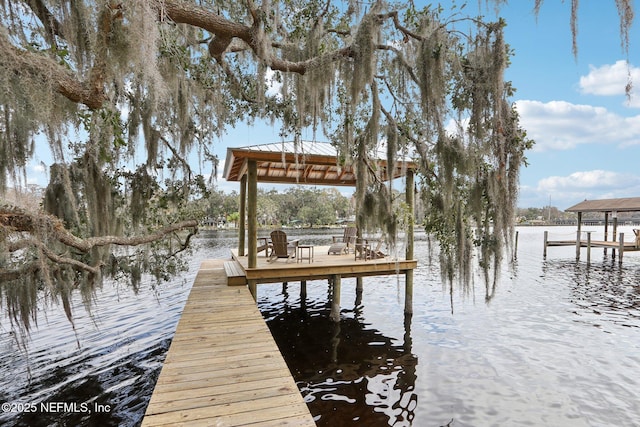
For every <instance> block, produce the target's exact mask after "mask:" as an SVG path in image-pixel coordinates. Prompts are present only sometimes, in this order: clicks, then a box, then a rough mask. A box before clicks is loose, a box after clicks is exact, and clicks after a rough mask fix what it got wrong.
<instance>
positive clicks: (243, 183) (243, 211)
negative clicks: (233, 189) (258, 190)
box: [238, 175, 247, 256]
mask: <svg viewBox="0 0 640 427" xmlns="http://www.w3.org/2000/svg"><path fill="white" fill-rule="evenodd" d="M238 221H239V222H240V223H239V230H238V235H239V239H238V255H239V256H244V255H245V251H244V241H245V237H246V230H245V224H246V221H247V175H243V176H242V178H241V179H240V218H239V219H238Z"/></svg>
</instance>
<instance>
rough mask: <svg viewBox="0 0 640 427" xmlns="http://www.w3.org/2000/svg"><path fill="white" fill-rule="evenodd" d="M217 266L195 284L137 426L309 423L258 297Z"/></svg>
mask: <svg viewBox="0 0 640 427" xmlns="http://www.w3.org/2000/svg"><path fill="white" fill-rule="evenodd" d="M220 265H222V264H220V263H215V262H206V263H203V266H202V267H203V269H201V271H200V272H199V273H198V275H197V277H196V279H195V281H194V284H193V288H192V290H191V293H190V295H189V298H188V300H187V303H186V304H185V308H184V311H183V315H182V318H181V319H180V322H179V323H178V327H177V329H176V334H175V336H174V338H173V341H172V343H171V347H170V349H169V352H168V354H167V357H166V359H165V363H164V366H163V368H162V371H161V373H160V377H159V378H158V382H157V384H156V387H155V389H154V393H153V396H152V397H151V401H150V402H149V406H148V407H147V411H146V415H145V418H144V420H143V423H142V425H143V426H162V425H170V426H179V425H189V426H193V425H203V426H211V425H224V426H241V425H256V424H258V425H260V424H262V425H270V426H275V425H285V426H286V425H295V426H314V425H315V423H314V422H313V418H312V417H311V415H310V414H309V410H308V409H307V406H306V404H305V403H304V400H303V399H302V396H301V395H300V392H299V391H298V388H297V386H296V384H295V381H294V380H293V378H292V377H291V373H290V372H289V369H288V368H287V365H286V363H285V362H284V360H283V359H282V355H281V354H280V352H279V350H278V347H277V345H276V343H275V341H274V339H273V337H272V336H271V333H270V332H269V328H268V327H267V326H266V324H265V322H264V319H263V318H262V315H261V314H260V311H259V310H258V308H257V307H256V305H255V301H254V300H253V298H252V297H251V295H250V294H249V291H248V290H247V288H246V287H243V288H229V287H228V286H227V283H226V277H225V272H224V269H223V268H218V266H220ZM221 277H222V279H221Z"/></svg>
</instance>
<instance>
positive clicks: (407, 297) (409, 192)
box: [404, 169, 415, 314]
mask: <svg viewBox="0 0 640 427" xmlns="http://www.w3.org/2000/svg"><path fill="white" fill-rule="evenodd" d="M406 180H407V184H406V188H405V201H406V203H407V206H408V208H409V222H408V224H407V251H406V257H405V258H406V260H407V261H408V260H412V259H413V231H414V230H413V223H414V220H415V218H414V213H413V211H414V204H415V202H414V198H415V184H414V182H413V170H411V169H407V177H406ZM404 312H405V313H406V314H411V313H413V269H409V270H407V271H406V272H405V283H404Z"/></svg>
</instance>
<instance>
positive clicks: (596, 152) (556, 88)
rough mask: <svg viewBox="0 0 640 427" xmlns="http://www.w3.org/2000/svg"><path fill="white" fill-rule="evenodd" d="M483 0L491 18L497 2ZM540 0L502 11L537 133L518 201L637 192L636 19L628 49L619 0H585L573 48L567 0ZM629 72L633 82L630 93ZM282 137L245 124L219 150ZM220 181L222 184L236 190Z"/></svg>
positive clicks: (561, 203)
mask: <svg viewBox="0 0 640 427" xmlns="http://www.w3.org/2000/svg"><path fill="white" fill-rule="evenodd" d="M458 3H459V2H458ZM471 3H474V5H475V6H476V7H477V4H475V2H473V1H471ZM480 3H481V4H482V6H481V7H482V10H483V14H484V15H485V16H486V17H487V18H489V19H494V18H495V16H496V14H495V8H494V7H492V6H490V7H488V8H487V7H486V4H485V2H484V1H481V2H480ZM533 4H534V2H533V0H512V1H510V2H509V4H507V5H503V6H502V7H501V8H500V11H499V16H501V17H503V18H504V19H506V21H507V28H506V36H505V37H506V42H507V43H508V44H509V45H510V46H511V47H512V48H513V49H514V51H515V54H514V56H513V57H512V58H511V65H510V67H509V69H508V70H507V73H506V75H505V78H506V80H509V81H511V82H512V83H513V85H514V87H515V88H516V89H517V91H516V93H515V96H514V97H513V98H512V101H513V102H514V103H515V105H516V108H517V110H518V112H519V114H520V120H521V126H522V127H523V128H524V129H525V130H526V131H527V135H528V137H529V138H532V139H534V140H535V141H536V144H535V146H534V148H533V149H532V150H530V151H529V152H528V153H527V154H526V158H527V163H528V166H526V167H523V168H522V170H521V175H520V195H519V201H518V206H519V207H522V208H527V207H544V206H555V207H558V208H559V209H561V210H564V209H566V208H568V207H570V206H572V205H574V204H576V203H578V202H580V201H582V200H584V199H606V198H616V197H640V54H639V53H638V52H639V48H640V31H639V30H638V25H634V26H633V28H632V31H631V34H630V49H629V53H628V54H627V53H626V52H625V50H624V49H623V47H622V42H621V37H620V31H619V28H620V27H619V16H618V12H617V9H616V7H615V2H614V1H613V0H606V1H603V0H598V1H590V2H584V1H583V2H580V9H579V15H578V37H577V42H578V54H577V56H574V55H573V53H572V35H571V28H570V16H571V9H570V2H568V1H564V2H563V1H560V0H547V1H545V2H543V5H542V7H541V10H540V13H539V15H538V16H537V17H536V15H535V14H534V12H533ZM629 73H630V74H631V76H632V82H633V83H634V84H635V86H636V90H634V91H632V93H631V97H630V98H628V97H627V96H626V93H625V86H626V85H627V81H628V75H629ZM279 140H280V137H279V136H278V129H274V128H269V127H242V128H238V129H234V130H232V131H231V132H229V134H228V135H226V136H225V137H224V138H223V139H222V140H221V141H220V144H221V145H222V146H223V147H221V148H222V150H219V149H217V152H219V153H220V157H221V159H224V157H225V155H224V150H225V149H226V147H238V146H246V145H252V144H256V143H268V142H277V141H279ZM221 171H222V169H221ZM222 181H223V180H222ZM222 181H219V184H220V187H221V188H223V189H225V190H226V189H229V190H232V189H236V190H237V184H234V183H224V182H222ZM229 184H231V185H229Z"/></svg>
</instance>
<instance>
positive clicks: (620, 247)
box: [543, 231, 640, 264]
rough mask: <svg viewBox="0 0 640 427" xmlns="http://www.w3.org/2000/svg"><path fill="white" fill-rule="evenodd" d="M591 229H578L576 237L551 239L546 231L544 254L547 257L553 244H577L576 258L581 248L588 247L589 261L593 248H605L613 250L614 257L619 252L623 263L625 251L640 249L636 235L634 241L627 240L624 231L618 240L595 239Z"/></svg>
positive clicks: (619, 259)
mask: <svg viewBox="0 0 640 427" xmlns="http://www.w3.org/2000/svg"><path fill="white" fill-rule="evenodd" d="M591 234H592V232H591V231H577V232H576V238H575V239H560V240H551V239H549V232H548V231H545V232H544V250H543V256H544V257H545V258H546V257H547V248H549V247H552V246H575V248H576V260H577V261H579V260H580V249H581V248H586V249H587V263H589V262H591V249H592V248H604V250H605V251H606V250H607V249H611V250H612V253H611V254H612V257H614V258H615V257H616V251H617V252H618V255H617V256H618V263H620V264H622V259H623V256H624V254H625V252H634V251H640V245H638V244H637V237H636V236H634V240H633V241H628V240H627V241H625V237H624V236H625V235H624V233H620V234H619V235H618V238H617V240H616V239H615V238H614V240H594V239H592V238H591Z"/></svg>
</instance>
